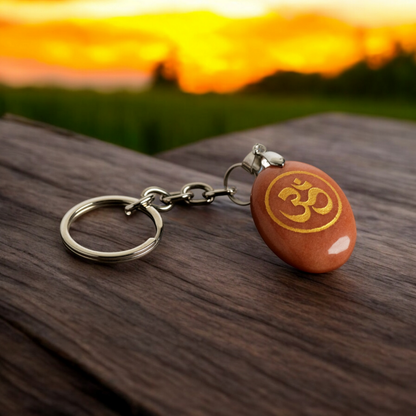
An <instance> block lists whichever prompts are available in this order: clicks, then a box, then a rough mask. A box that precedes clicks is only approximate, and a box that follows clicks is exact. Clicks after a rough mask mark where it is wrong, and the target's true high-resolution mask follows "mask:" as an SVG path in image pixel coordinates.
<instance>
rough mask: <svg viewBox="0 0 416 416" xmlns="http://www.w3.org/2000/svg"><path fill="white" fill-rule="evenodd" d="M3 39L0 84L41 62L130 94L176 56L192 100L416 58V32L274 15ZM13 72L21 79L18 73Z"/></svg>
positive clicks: (94, 23)
mask: <svg viewBox="0 0 416 416" xmlns="http://www.w3.org/2000/svg"><path fill="white" fill-rule="evenodd" d="M0 31H1V36H0V57H3V58H4V59H3V61H2V62H3V63H2V67H0V79H1V77H2V73H3V79H5V78H7V79H6V80H9V82H12V81H10V80H11V79H12V78H13V73H12V72H11V71H10V68H9V69H8V70H7V63H6V64H5V62H11V61H10V60H13V62H14V64H13V65H14V68H16V62H18V61H19V60H22V61H21V62H22V70H23V71H24V70H26V71H27V72H28V74H26V75H27V76H26V78H25V79H26V81H27V80H28V79H29V78H30V71H31V68H30V66H31V65H30V64H28V62H38V63H41V64H42V65H45V66H50V67H53V68H55V70H57V71H58V72H59V68H64V69H63V70H62V71H63V72H64V73H65V74H66V76H68V77H69V76H70V75H71V74H75V73H76V74H77V77H79V74H81V73H82V71H84V72H85V74H91V73H94V74H96V76H97V77H98V78H99V77H100V75H99V74H100V73H102V74H103V75H102V76H103V83H104V82H107V81H105V80H106V76H108V74H109V73H111V74H116V73H117V72H118V73H120V74H129V76H126V78H125V86H129V85H131V82H132V81H131V80H132V74H134V73H135V72H136V73H137V74H138V77H139V78H140V79H141V80H143V79H144V78H143V76H145V75H147V76H150V74H151V73H152V71H153V69H154V67H155V66H156V65H157V64H158V62H161V61H163V60H166V59H170V58H172V56H174V64H175V65H176V72H177V74H178V78H179V83H180V85H181V87H182V88H183V89H184V90H186V91H189V92H196V93H203V92H208V91H216V92H228V91H234V90H237V89H238V88H241V87H243V86H244V85H246V84H248V83H250V82H253V81H256V80H258V79H261V78H262V77H264V76H266V75H269V74H271V73H273V72H275V71H277V70H286V71H288V70H290V71H298V72H304V73H311V72H320V73H323V74H328V75H331V74H336V73H338V72H340V71H342V70H344V69H345V68H347V67H349V66H351V65H353V64H354V63H355V62H357V61H359V60H361V59H364V58H365V59H369V60H370V61H371V60H373V62H375V64H377V62H378V61H377V60H378V59H380V57H381V58H382V59H386V58H388V57H391V56H392V55H393V54H394V51H395V45H396V44H397V43H399V44H401V45H402V47H403V48H404V49H406V50H409V51H414V50H416V25H403V26H397V27H389V28H367V29H364V28H357V27H354V26H352V25H350V24H346V23H343V22H341V21H339V20H337V19H333V18H328V17H323V16H318V15H302V16H297V17H294V18H292V19H286V18H283V17H281V16H279V15H278V14H275V13H272V14H268V15H265V16H260V17H252V18H244V19H232V18H227V17H224V16H219V15H216V14H214V13H210V12H190V13H176V14H158V15H145V16H128V17H114V18H104V19H71V20H66V21H61V22H45V23H38V24H28V23H10V22H5V21H3V22H1V21H0ZM5 59H8V61H7V60H6V61H5ZM5 65H6V66H5ZM5 68H6V69H5ZM36 68H37V70H36V71H37V72H36V71H35V72H36V73H37V74H38V76H39V73H41V72H42V71H41V70H40V69H39V68H40V67H39V65H38V66H37V67H36ZM5 71H8V72H7V73H8V76H7V77H5V76H4V73H5ZM39 71H40V72H39ZM65 71H66V72H65ZM15 72H16V77H20V78H22V71H20V72H19V71H15ZM18 72H19V74H20V75H18ZM106 74H107V75H106ZM112 76H113V75H112ZM44 78H45V77H44ZM61 78H62V77H61ZM64 78H65V77H64ZM55 79H56V77H55ZM119 80H120V82H122V77H120V78H119ZM96 85H97V83H94V86H96Z"/></svg>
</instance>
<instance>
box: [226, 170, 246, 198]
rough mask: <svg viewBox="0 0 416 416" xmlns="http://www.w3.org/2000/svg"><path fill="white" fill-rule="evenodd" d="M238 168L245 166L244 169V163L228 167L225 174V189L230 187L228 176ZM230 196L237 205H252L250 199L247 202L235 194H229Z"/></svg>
mask: <svg viewBox="0 0 416 416" xmlns="http://www.w3.org/2000/svg"><path fill="white" fill-rule="evenodd" d="M237 168H243V169H244V167H243V164H242V163H236V164H235V165H232V166H230V167H229V168H228V170H227V172H225V175H224V188H225V189H228V178H229V177H230V175H231V172H232V171H233V170H234V169H237ZM244 170H245V169H244ZM228 198H230V199H231V201H233V202H234V203H235V204H237V205H241V206H246V205H250V201H247V202H246V201H241V200H240V199H238V198H236V197H235V196H234V195H231V194H230V195H228Z"/></svg>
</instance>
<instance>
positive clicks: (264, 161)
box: [242, 143, 285, 176]
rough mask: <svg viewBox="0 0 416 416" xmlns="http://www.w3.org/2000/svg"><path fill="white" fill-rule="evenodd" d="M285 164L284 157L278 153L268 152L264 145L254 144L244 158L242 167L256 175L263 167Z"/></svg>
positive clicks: (280, 166)
mask: <svg viewBox="0 0 416 416" xmlns="http://www.w3.org/2000/svg"><path fill="white" fill-rule="evenodd" d="M284 165H285V158H284V157H283V156H282V155H279V153H276V152H268V151H267V149H266V146H264V145H262V144H259V143H258V144H255V145H254V146H253V149H252V151H251V152H250V153H249V154H248V155H247V156H246V157H245V158H244V160H243V163H242V167H243V169H245V170H246V171H247V172H248V173H250V174H252V175H255V176H257V175H258V174H259V173H260V172H261V171H262V170H263V169H266V168H268V167H269V166H278V167H279V168H282V167H283V166H284Z"/></svg>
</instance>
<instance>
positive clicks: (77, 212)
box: [60, 195, 163, 263]
mask: <svg viewBox="0 0 416 416" xmlns="http://www.w3.org/2000/svg"><path fill="white" fill-rule="evenodd" d="M130 204H135V206H136V207H137V210H138V211H140V212H143V213H144V214H146V215H147V216H148V217H149V218H150V219H151V220H152V222H153V224H154V225H155V228H156V235H155V236H154V237H151V238H149V239H147V240H146V241H145V242H144V243H143V244H141V245H139V246H137V247H134V248H132V249H130V250H124V251H115V252H105V251H96V250H91V249H89V248H86V247H84V246H82V245H81V244H79V243H77V242H76V241H75V240H74V239H73V238H72V237H71V235H70V233H69V230H70V228H71V225H72V224H73V223H74V222H75V221H76V220H77V219H78V218H80V217H81V216H83V215H84V214H86V213H87V212H90V211H93V210H95V209H97V208H102V207H108V206H127V205H130ZM60 231H61V237H62V240H63V242H64V244H65V247H66V248H67V249H68V250H69V251H71V252H72V253H74V254H77V255H78V256H81V257H84V258H86V259H88V260H92V261H99V262H104V263H121V262H125V261H130V260H134V259H138V258H140V257H143V256H145V255H146V254H148V253H150V252H151V251H152V250H154V249H155V248H156V246H157V245H158V244H159V242H160V239H161V237H162V231H163V220H162V217H161V216H160V214H159V212H158V211H157V210H156V209H155V208H154V207H153V206H151V205H150V204H146V203H144V204H140V200H138V199H137V198H132V197H129V196H118V195H106V196H100V197H98V198H92V199H87V200H86V201H83V202H81V203H79V204H78V205H75V206H74V207H73V208H71V209H70V210H69V211H68V212H67V213H66V214H65V216H64V217H63V218H62V221H61V226H60Z"/></svg>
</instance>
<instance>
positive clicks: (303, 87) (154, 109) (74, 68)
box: [0, 0, 416, 154]
mask: <svg viewBox="0 0 416 416" xmlns="http://www.w3.org/2000/svg"><path fill="white" fill-rule="evenodd" d="M415 54H416V1H415V0H395V1H391V0H384V1H382V0H360V1H358V0H239V1H237V0H175V1H174V0H141V1H138V0H137V1H134V0H102V1H98V0H82V1H81V0H44V1H34V0H33V1H20V0H6V1H3V0H0V115H1V114H4V113H6V112H8V113H14V114H18V115H21V116H25V117H28V118H31V119H35V120H39V121H44V122H47V123H50V124H54V125H57V126H60V127H64V128H67V129H70V130H73V131H76V132H79V133H83V134H87V135H90V136H93V137H97V138H100V139H102V140H106V141H109V142H112V143H116V144H119V145H122V146H126V147H129V148H131V149H135V150H139V151H141V152H145V153H149V154H153V153H156V152H160V151H163V150H167V149H170V148H173V147H176V146H180V145H184V144H188V143H191V142H193V141H196V140H199V139H202V138H207V137H212V136H216V135H220V134H224V133H228V132H232V131H236V130H242V129H247V128H252V127H257V126H261V125H264V124H269V123H274V122H279V121H282V120H287V119H290V118H294V117H300V116H305V115H308V114H314V113H318V112H326V111H344V112H350V113H358V114H368V115H376V116H383V117H393V118H399V119H408V120H416V61H415V56H416V55H415Z"/></svg>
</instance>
